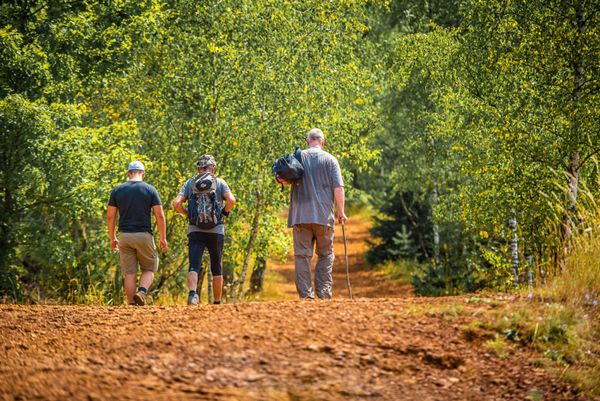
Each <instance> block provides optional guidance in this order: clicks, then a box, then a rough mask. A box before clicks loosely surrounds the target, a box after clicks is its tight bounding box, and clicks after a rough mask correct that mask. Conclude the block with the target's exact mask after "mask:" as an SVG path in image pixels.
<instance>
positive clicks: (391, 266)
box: [377, 259, 414, 284]
mask: <svg viewBox="0 0 600 401" xmlns="http://www.w3.org/2000/svg"><path fill="white" fill-rule="evenodd" d="M377 270H378V271H379V272H381V273H383V275H384V276H385V277H386V278H388V279H390V280H395V281H399V282H401V283H403V284H410V283H411V274H412V272H413V271H414V268H413V264H412V263H411V262H410V261H407V260H403V259H399V260H396V261H391V260H389V261H387V262H384V263H382V264H380V265H378V266H377Z"/></svg>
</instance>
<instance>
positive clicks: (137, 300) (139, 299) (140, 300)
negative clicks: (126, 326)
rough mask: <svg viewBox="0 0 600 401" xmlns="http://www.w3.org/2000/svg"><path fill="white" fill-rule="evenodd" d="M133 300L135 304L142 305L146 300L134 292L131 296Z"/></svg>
mask: <svg viewBox="0 0 600 401" xmlns="http://www.w3.org/2000/svg"><path fill="white" fill-rule="evenodd" d="M133 301H134V302H135V304H136V305H137V306H144V305H146V300H145V299H144V298H142V297H140V296H139V295H138V294H135V295H134V296H133Z"/></svg>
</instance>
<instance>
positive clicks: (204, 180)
mask: <svg viewBox="0 0 600 401" xmlns="http://www.w3.org/2000/svg"><path fill="white" fill-rule="evenodd" d="M188 219H189V222H190V224H193V225H195V226H196V227H199V228H203V229H210V228H213V227H216V226H218V225H219V224H223V216H222V215H221V207H220V205H219V202H218V201H217V177H216V176H215V175H214V174H212V173H209V172H205V173H200V174H198V175H197V176H196V177H194V178H193V181H192V194H191V195H190V199H188Z"/></svg>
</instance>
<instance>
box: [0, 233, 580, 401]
mask: <svg viewBox="0 0 600 401" xmlns="http://www.w3.org/2000/svg"><path fill="white" fill-rule="evenodd" d="M348 228H349V231H350V233H352V238H354V239H353V241H355V243H354V245H353V248H352V249H353V252H354V254H353V255H352V258H353V259H352V261H351V263H352V264H353V266H352V274H353V288H354V294H355V299H354V300H353V301H350V300H347V299H344V298H345V297H346V293H345V288H344V284H343V279H344V270H343V260H342V259H341V258H340V259H339V260H338V261H337V262H336V271H337V273H336V297H337V298H336V299H334V300H332V301H297V300H294V301H281V302H264V303H253V302H251V303H244V304H235V305H234V304H230V305H221V306H212V305H211V306H207V305H202V306H199V307H182V306H172V307H157V306H150V307H144V308H139V307H128V306H122V307H86V306H21V305H0V399H1V400H10V401H16V400H85V401H95V400H266V401H269V400H274V401H275V400H277V401H278V400H284V401H285V400H289V401H292V400H293V401H309V400H418V401H435V400H439V401H442V400H474V401H475V400H490V401H491V400H542V399H543V400H547V401H548V400H565V401H566V400H584V399H586V398H585V397H583V396H581V395H578V394H576V392H575V391H574V390H573V389H572V388H571V387H570V386H569V385H568V384H565V383H563V382H561V381H559V380H558V379H555V378H552V377H550V376H549V375H548V374H547V373H546V372H545V371H544V370H542V369H540V368H537V367H535V366H533V365H532V364H531V360H532V358H531V355H527V354H526V353H524V352H520V353H514V354H511V355H509V356H507V357H506V358H499V357H497V356H496V355H495V354H493V353H491V352H490V351H489V350H488V349H487V348H486V347H485V346H484V345H483V343H484V341H483V340H484V339H483V338H477V336H476V335H475V337H474V336H473V335H468V336H467V335H466V334H465V333H466V332H465V330H464V329H463V327H464V326H465V325H467V324H468V323H469V321H468V316H472V315H476V314H477V313H479V312H482V313H484V312H485V311H486V310H487V309H489V308H493V307H498V304H501V303H502V302H508V301H502V300H499V301H498V302H495V303H494V304H477V305H474V304H471V303H467V302H465V300H466V299H467V298H466V297H452V298H435V299H433V298H414V297H408V296H406V295H407V294H409V293H410V291H409V289H407V287H406V285H400V284H391V283H389V282H385V281H384V279H383V278H382V277H381V276H378V275H377V274H375V273H374V272H373V271H372V270H366V269H365V268H364V263H363V261H362V256H360V255H359V253H360V249H361V248H360V247H359V245H360V244H359V243H360V241H359V238H361V235H362V236H363V237H364V236H365V235H366V232H365V231H364V227H363V231H362V234H361V232H359V231H360V229H358V228H357V230H359V231H357V232H352V226H349V227H348ZM350 233H349V234H350ZM349 236H350V235H349ZM338 238H339V237H338ZM357 241H358V242H357ZM339 245H340V243H339V240H338V242H337V243H336V247H338V248H339ZM361 246H362V245H361ZM363 250H364V249H363ZM336 253H337V255H338V256H339V255H343V249H342V252H340V251H339V250H337V251H336ZM278 269H279V270H278V271H280V272H284V273H285V270H286V269H287V270H288V271H289V269H290V266H289V265H287V267H286V265H284V266H279V267H278ZM288 274H289V272H288ZM288 285H291V284H288ZM291 286H292V289H293V285H291ZM288 289H289V288H288ZM377 295H385V296H387V297H392V296H396V297H397V298H379V299H377V298H366V297H367V296H377ZM290 296H292V297H293V296H295V291H294V292H293V293H291V294H290ZM457 307H459V308H460V310H461V311H463V313H459V314H453V313H452V311H453V308H457ZM471 334H472V333H471Z"/></svg>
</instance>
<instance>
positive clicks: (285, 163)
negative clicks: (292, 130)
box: [272, 148, 304, 184]
mask: <svg viewBox="0 0 600 401" xmlns="http://www.w3.org/2000/svg"><path fill="white" fill-rule="evenodd" d="M272 170H273V173H275V178H277V179H282V180H285V181H287V182H289V183H292V184H293V183H296V182H299V181H300V180H301V179H302V176H303V175H304V167H303V166H302V155H301V151H300V149H298V148H296V151H295V152H294V154H293V155H292V154H287V155H283V156H282V157H280V158H279V159H277V160H275V163H273V166H272Z"/></svg>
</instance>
